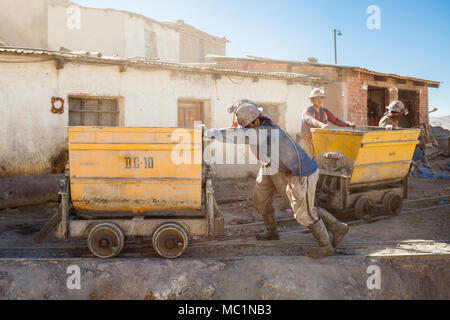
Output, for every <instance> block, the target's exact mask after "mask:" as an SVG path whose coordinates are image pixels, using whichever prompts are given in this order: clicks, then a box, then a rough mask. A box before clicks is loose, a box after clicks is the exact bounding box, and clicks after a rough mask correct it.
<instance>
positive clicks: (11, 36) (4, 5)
mask: <svg viewBox="0 0 450 320" xmlns="http://www.w3.org/2000/svg"><path fill="white" fill-rule="evenodd" d="M47 5H48V1H47V0H1V1H0V39H1V40H3V41H4V42H6V43H7V45H9V46H17V47H22V46H23V47H32V48H47Z"/></svg>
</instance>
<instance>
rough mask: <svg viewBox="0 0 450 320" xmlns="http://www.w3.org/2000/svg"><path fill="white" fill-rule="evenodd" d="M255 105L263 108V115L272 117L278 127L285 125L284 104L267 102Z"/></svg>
mask: <svg viewBox="0 0 450 320" xmlns="http://www.w3.org/2000/svg"><path fill="white" fill-rule="evenodd" d="M257 105H258V106H259V107H261V108H263V112H262V113H263V115H265V116H267V117H269V118H270V119H272V120H273V121H274V122H275V123H276V124H278V125H279V126H280V128H282V129H284V128H285V126H286V112H285V111H286V105H284V104H269V103H257Z"/></svg>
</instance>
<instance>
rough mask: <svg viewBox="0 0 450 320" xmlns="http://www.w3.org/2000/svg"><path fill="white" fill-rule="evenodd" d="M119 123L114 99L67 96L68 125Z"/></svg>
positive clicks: (107, 124) (114, 125)
mask: <svg viewBox="0 0 450 320" xmlns="http://www.w3.org/2000/svg"><path fill="white" fill-rule="evenodd" d="M118 125H119V109H118V106H117V100H116V99H112V98H111V99H106V98H101V99H90V98H86V99H84V98H69V126H105V127H116V126H118Z"/></svg>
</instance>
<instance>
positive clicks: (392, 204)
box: [381, 191, 403, 216]
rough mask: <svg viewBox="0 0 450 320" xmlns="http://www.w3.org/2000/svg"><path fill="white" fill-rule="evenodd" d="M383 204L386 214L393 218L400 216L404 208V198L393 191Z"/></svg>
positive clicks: (385, 196)
mask: <svg viewBox="0 0 450 320" xmlns="http://www.w3.org/2000/svg"><path fill="white" fill-rule="evenodd" d="M381 204H382V205H383V210H384V212H385V213H386V214H389V215H392V216H395V215H397V214H399V213H400V211H402V208H403V200H402V197H400V196H399V195H398V194H396V193H395V192H392V191H390V192H388V193H386V194H385V195H384V197H383V200H382V201H381Z"/></svg>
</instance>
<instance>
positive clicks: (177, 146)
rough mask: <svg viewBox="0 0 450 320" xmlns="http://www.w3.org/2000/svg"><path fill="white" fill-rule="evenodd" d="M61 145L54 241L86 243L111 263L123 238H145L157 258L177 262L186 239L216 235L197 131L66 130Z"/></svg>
mask: <svg viewBox="0 0 450 320" xmlns="http://www.w3.org/2000/svg"><path fill="white" fill-rule="evenodd" d="M68 140H69V141H68V143H69V164H68V170H66V179H65V180H64V181H62V184H61V192H60V193H61V210H60V212H61V215H60V221H59V222H58V224H57V228H56V235H57V236H58V237H60V238H65V239H68V238H69V237H84V238H87V243H88V248H89V250H90V251H91V252H92V253H93V254H94V255H95V256H97V257H99V258H111V257H114V256H117V255H118V254H119V253H120V251H121V250H122V248H123V245H124V243H125V237H137V238H141V237H146V236H151V237H152V244H153V248H154V250H155V251H156V252H157V253H158V254H159V255H160V256H162V257H164V258H177V257H179V256H180V255H181V254H182V253H183V252H184V250H185V249H186V247H187V245H188V239H189V238H190V237H194V236H203V237H214V236H218V235H221V234H223V229H224V227H223V217H222V216H221V214H220V210H219V209H218V207H217V203H216V202H215V200H214V196H213V186H212V181H211V178H210V176H209V170H208V165H207V164H205V163H204V162H203V156H202V153H203V132H202V129H176V128H125V127H121V128H112V127H70V128H69V129H68ZM215 207H216V209H217V212H216V213H215V210H214V209H215Z"/></svg>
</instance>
